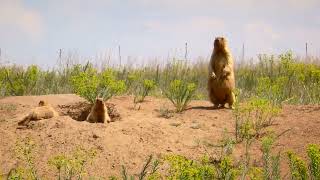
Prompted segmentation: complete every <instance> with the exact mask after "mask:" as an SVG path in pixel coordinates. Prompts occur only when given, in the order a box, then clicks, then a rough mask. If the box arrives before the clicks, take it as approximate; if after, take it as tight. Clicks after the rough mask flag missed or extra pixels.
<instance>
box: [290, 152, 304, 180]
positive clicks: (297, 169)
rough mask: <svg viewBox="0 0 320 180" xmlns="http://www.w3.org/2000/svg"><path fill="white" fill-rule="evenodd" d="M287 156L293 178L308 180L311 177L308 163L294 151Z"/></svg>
mask: <svg viewBox="0 0 320 180" xmlns="http://www.w3.org/2000/svg"><path fill="white" fill-rule="evenodd" d="M287 156H288V159H289V166H290V172H291V178H292V179H297V180H307V179H308V178H309V177H308V169H307V165H306V163H305V162H304V161H303V160H302V159H301V158H300V157H299V156H298V155H297V154H295V153H294V152H292V151H288V152H287Z"/></svg>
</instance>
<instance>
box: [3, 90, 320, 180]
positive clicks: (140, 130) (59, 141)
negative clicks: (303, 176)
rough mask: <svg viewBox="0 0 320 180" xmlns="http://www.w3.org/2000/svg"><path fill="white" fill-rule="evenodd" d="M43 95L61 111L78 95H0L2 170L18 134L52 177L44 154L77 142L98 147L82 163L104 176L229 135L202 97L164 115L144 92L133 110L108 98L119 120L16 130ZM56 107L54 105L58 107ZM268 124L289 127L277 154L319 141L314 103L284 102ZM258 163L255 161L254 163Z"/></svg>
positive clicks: (256, 149) (11, 161)
mask: <svg viewBox="0 0 320 180" xmlns="http://www.w3.org/2000/svg"><path fill="white" fill-rule="evenodd" d="M41 99H44V100H47V101H48V102H49V103H50V104H52V105H53V107H54V108H55V109H56V110H57V111H58V112H60V113H61V114H63V111H64V110H63V109H61V105H72V104H75V103H79V102H83V101H84V100H83V99H82V98H80V97H78V96H76V95H72V94H67V95H46V96H21V97H7V98H3V99H1V100H0V115H1V116H0V155H1V158H0V171H1V172H2V173H7V172H8V171H9V170H10V169H11V168H14V167H16V166H17V165H18V164H19V161H18V160H17V159H16V158H15V154H14V151H13V149H14V148H15V142H16V141H17V139H19V138H24V137H31V138H32V139H33V140H34V141H35V143H36V144H37V149H36V166H37V168H38V169H39V174H40V175H41V176H44V177H48V179H54V178H53V176H54V173H55V171H54V169H52V167H49V166H48V164H47V161H48V159H49V158H50V157H52V156H54V155H56V154H59V153H63V152H69V151H71V150H73V149H75V148H76V147H78V146H83V147H86V148H95V149H97V151H98V154H97V157H96V158H95V159H94V161H93V164H92V165H89V166H88V168H87V169H88V172H89V173H90V174H89V175H92V176H100V177H108V176H110V175H119V172H120V170H121V165H125V166H126V167H127V168H128V169H129V172H130V173H135V172H138V171H139V170H140V169H141V166H142V164H143V162H144V161H145V159H146V158H147V156H148V155H150V154H153V155H155V156H157V157H160V156H162V155H165V154H169V153H174V154H181V155H184V156H186V157H188V158H192V159H197V158H200V157H201V156H202V155H203V154H205V153H209V154H211V155H214V154H215V153H217V152H218V149H217V148H214V147H212V146H210V145H212V144H217V143H218V141H219V139H221V137H222V134H223V131H224V129H225V128H226V129H228V132H229V133H230V134H232V132H233V130H234V120H233V118H232V111H231V110H228V109H219V110H213V109H211V108H210V106H211V105H210V103H209V102H207V101H193V102H192V103H191V104H190V108H189V109H188V110H187V111H185V112H184V113H182V114H175V115H174V117H172V118H170V119H165V118H162V117H159V112H158V110H159V109H160V107H163V106H166V107H169V108H172V109H173V107H172V106H171V104H170V103H169V102H168V101H167V100H165V99H157V98H152V97H148V98H147V99H146V102H144V103H142V104H141V105H140V110H137V108H136V110H135V109H133V103H132V102H133V99H132V97H129V96H125V97H114V98H113V99H111V100H110V102H111V103H114V104H115V105H116V107H117V108H118V111H119V112H120V114H121V117H122V118H121V120H118V121H115V122H112V123H109V124H91V123H87V122H80V121H75V120H73V119H71V118H70V117H69V116H60V117H57V118H52V119H47V120H41V121H37V122H33V124H32V126H30V128H27V129H17V123H18V121H19V120H20V119H21V117H22V116H23V115H24V114H26V113H28V112H29V111H30V109H31V108H33V107H35V106H36V105H37V103H38V102H39V100H41ZM59 107H60V108H59ZM276 123H277V124H276V125H274V126H272V128H273V129H274V130H275V132H276V133H278V134H280V133H281V132H283V131H285V130H287V129H291V130H290V131H288V132H287V133H285V134H284V135H282V136H281V137H280V139H279V140H278V141H277V143H276V148H274V151H275V152H277V151H279V150H280V151H281V152H282V154H284V152H285V151H286V150H288V149H292V150H294V151H296V152H297V153H298V154H299V155H301V156H303V157H306V154H305V149H306V145H307V144H309V143H318V144H320V130H319V129H320V106H289V105H288V106H284V109H283V112H282V113H281V115H280V116H279V117H278V118H277V120H276ZM242 152H243V147H242V146H241V145H237V146H236V148H235V153H234V154H235V158H236V159H240V158H241V157H240V156H241V154H243V153H242ZM251 153H252V155H253V159H260V157H261V151H260V145H259V143H258V142H256V143H254V144H253V148H252V150H251ZM256 163H258V164H259V163H260V162H256ZM281 168H282V170H283V173H282V174H283V176H284V177H285V179H288V176H287V172H288V167H287V166H286V157H285V155H283V156H282V160H281Z"/></svg>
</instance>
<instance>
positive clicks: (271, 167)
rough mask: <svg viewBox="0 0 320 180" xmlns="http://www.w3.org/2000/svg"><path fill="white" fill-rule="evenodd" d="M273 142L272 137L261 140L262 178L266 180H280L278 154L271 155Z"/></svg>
mask: <svg viewBox="0 0 320 180" xmlns="http://www.w3.org/2000/svg"><path fill="white" fill-rule="evenodd" d="M274 140H275V138H274V137H273V136H272V135H269V136H266V137H263V138H262V148H261V149H262V160H263V177H264V179H266V180H280V153H278V154H277V155H272V154H271V148H272V147H273V144H274Z"/></svg>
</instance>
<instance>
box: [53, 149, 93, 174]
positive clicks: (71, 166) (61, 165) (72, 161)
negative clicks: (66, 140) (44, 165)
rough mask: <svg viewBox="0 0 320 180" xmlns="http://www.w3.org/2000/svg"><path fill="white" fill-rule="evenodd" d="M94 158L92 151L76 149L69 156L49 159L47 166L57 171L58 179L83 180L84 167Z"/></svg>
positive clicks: (57, 156)
mask: <svg viewBox="0 0 320 180" xmlns="http://www.w3.org/2000/svg"><path fill="white" fill-rule="evenodd" d="M95 156H96V151H95V150H94V149H89V150H87V149H84V148H81V147H78V148H77V149H76V150H74V151H73V152H72V153H71V154H70V155H64V154H62V155H61V154H60V155H56V156H54V157H52V158H51V159H49V161H48V164H49V165H50V166H52V167H54V168H56V170H57V171H58V175H57V176H58V179H65V180H71V179H74V178H76V179H83V176H84V175H85V174H86V171H85V166H86V165H87V164H88V163H91V162H92V160H93V159H94V157H95Z"/></svg>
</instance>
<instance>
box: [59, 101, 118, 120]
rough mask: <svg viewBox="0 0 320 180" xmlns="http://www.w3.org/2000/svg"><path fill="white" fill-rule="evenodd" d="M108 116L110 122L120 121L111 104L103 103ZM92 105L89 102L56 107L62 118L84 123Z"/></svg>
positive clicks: (114, 106) (114, 107) (115, 109)
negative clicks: (65, 117) (68, 117)
mask: <svg viewBox="0 0 320 180" xmlns="http://www.w3.org/2000/svg"><path fill="white" fill-rule="evenodd" d="M105 105H106V107H107V109H108V114H109V116H110V118H111V122H114V121H118V120H120V119H121V116H120V113H119V111H118V109H117V107H116V105H115V104H113V103H105ZM92 106H93V105H92V104H90V103H89V102H85V101H84V102H77V103H72V104H66V105H58V108H59V109H58V110H59V113H60V115H63V116H70V117H71V118H72V119H74V120H76V121H85V120H86V119H87V116H88V115H89V113H90V111H91V108H92Z"/></svg>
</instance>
